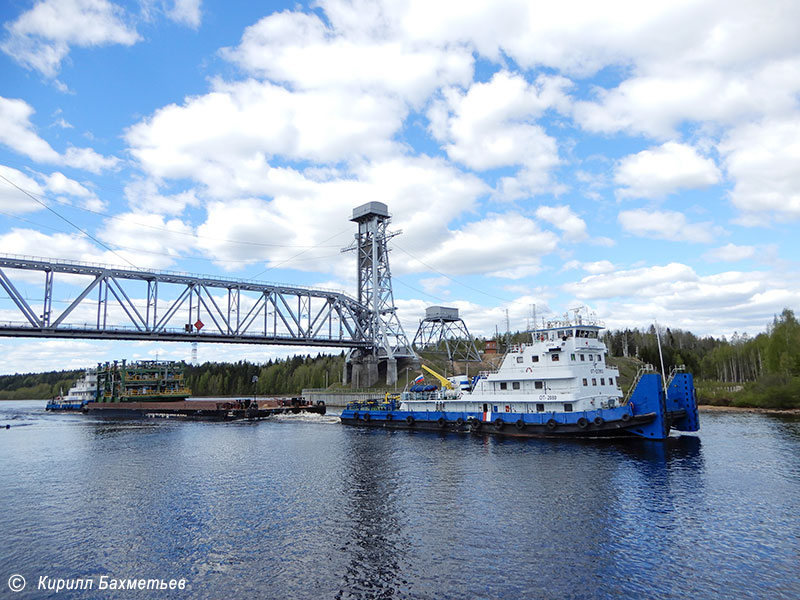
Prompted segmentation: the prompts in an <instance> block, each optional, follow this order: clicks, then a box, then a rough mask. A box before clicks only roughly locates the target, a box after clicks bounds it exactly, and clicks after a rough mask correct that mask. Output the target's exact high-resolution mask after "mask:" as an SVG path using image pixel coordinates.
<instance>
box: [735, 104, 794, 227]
mask: <svg viewBox="0 0 800 600" xmlns="http://www.w3.org/2000/svg"><path fill="white" fill-rule="evenodd" d="M720 152H721V154H722V156H723V157H724V163H725V168H726V170H727V172H728V175H729V176H730V177H731V178H732V179H733V180H734V181H735V185H734V187H733V190H731V192H730V199H731V202H732V203H733V205H734V206H735V207H736V208H738V209H739V210H740V211H741V212H742V215H741V217H740V218H739V219H738V223H739V224H740V225H763V224H765V223H768V222H769V221H772V220H784V219H790V220H796V219H798V218H800V169H798V168H797V166H798V164H800V115H798V114H795V115H794V116H792V117H790V118H786V119H767V120H764V121H760V122H757V123H747V124H743V125H741V126H739V127H736V128H735V129H733V130H732V131H731V132H730V133H729V134H728V135H727V136H726V137H725V139H724V140H723V141H722V143H721V144H720Z"/></svg>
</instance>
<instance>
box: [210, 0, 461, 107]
mask: <svg viewBox="0 0 800 600" xmlns="http://www.w3.org/2000/svg"><path fill="white" fill-rule="evenodd" d="M363 20H364V21H365V22H367V21H368V17H366V16H364V18H363ZM223 54H224V55H225V56H226V57H228V58H229V59H231V60H233V61H235V62H236V63H237V64H239V65H240V66H241V67H242V68H244V69H245V70H246V71H247V72H249V73H252V74H254V75H256V76H259V77H266V78H269V79H271V80H273V81H276V82H284V83H287V84H288V85H289V86H290V87H291V88H293V89H299V90H317V89H325V90H334V89H337V90H347V91H348V92H349V93H352V94H359V93H363V92H369V93H370V94H377V95H379V96H383V95H387V94H388V95H391V96H400V97H401V98H403V99H404V100H405V101H407V102H410V103H411V104H420V103H421V102H423V101H424V100H425V99H426V98H427V97H428V96H429V95H430V94H431V93H432V92H433V91H434V90H435V89H437V88H438V87H439V86H442V85H447V84H460V85H466V84H468V83H469V81H470V79H471V77H472V63H473V58H472V55H471V53H470V52H469V50H468V49H467V48H463V47H458V46H454V47H450V48H444V47H441V46H437V45H434V44H429V43H425V42H424V41H421V42H419V43H407V42H405V41H403V40H402V39H393V38H392V37H391V36H387V35H386V32H381V35H370V36H353V35H345V34H343V32H342V31H341V30H337V29H336V28H335V27H334V28H330V27H328V26H326V25H325V24H324V23H323V22H322V20H321V19H320V18H319V17H318V16H317V15H315V14H305V13H299V12H288V11H285V12H281V13H276V14H272V15H270V16H268V17H265V18H263V19H261V20H260V21H259V22H258V23H256V24H255V25H252V26H250V27H248V28H247V29H246V30H245V32H244V35H243V36H242V41H241V44H240V45H239V46H238V47H236V48H233V49H226V50H225V51H224V52H223Z"/></svg>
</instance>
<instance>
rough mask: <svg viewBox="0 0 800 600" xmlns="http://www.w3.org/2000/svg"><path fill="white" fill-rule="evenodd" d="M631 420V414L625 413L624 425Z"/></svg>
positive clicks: (623, 416)
mask: <svg viewBox="0 0 800 600" xmlns="http://www.w3.org/2000/svg"><path fill="white" fill-rule="evenodd" d="M630 420H631V416H630V414H628V413H625V414H624V415H622V422H623V423H627V422H628V421H630Z"/></svg>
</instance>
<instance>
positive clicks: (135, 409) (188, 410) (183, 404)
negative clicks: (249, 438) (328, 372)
mask: <svg viewBox="0 0 800 600" xmlns="http://www.w3.org/2000/svg"><path fill="white" fill-rule="evenodd" d="M82 410H83V412H84V413H86V414H90V415H94V416H101V417H114V418H120V417H130V418H141V417H147V418H170V417H179V418H181V417H182V418H191V419H211V420H219V421H232V420H240V419H249V420H256V419H266V418H269V417H271V416H273V415H279V414H297V413H300V412H310V413H317V414H320V415H324V414H325V411H326V406H325V403H324V402H319V403H317V404H310V403H307V402H304V401H303V400H301V399H299V398H286V399H284V398H264V399H258V400H250V399H242V400H177V401H172V402H115V403H110V402H108V403H102V402H88V403H86V404H85V405H84V407H83V409H82Z"/></svg>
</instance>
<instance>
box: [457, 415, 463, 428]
mask: <svg viewBox="0 0 800 600" xmlns="http://www.w3.org/2000/svg"><path fill="white" fill-rule="evenodd" d="M456 425H458V426H459V427H461V426H462V425H464V419H462V418H461V417H458V419H456Z"/></svg>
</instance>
